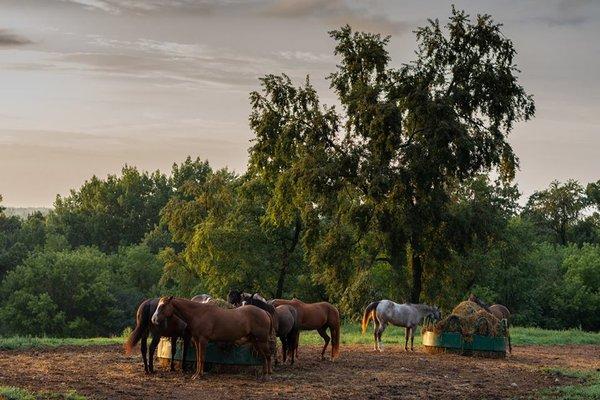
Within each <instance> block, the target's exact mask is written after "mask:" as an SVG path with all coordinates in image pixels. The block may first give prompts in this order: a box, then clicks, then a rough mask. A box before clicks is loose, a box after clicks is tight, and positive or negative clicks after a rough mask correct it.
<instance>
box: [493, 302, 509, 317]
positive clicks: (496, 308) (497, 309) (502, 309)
mask: <svg viewBox="0 0 600 400" xmlns="http://www.w3.org/2000/svg"><path fill="white" fill-rule="evenodd" d="M489 311H490V313H492V315H494V316H495V317H496V318H498V319H507V320H508V319H510V311H509V310H508V308H506V306H503V305H502V304H493V305H491V306H490V307H489Z"/></svg>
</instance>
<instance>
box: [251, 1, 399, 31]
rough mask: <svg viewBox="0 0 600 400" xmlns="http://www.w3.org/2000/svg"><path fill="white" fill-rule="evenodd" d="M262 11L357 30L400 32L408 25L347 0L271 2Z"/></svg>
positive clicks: (280, 16) (267, 13) (267, 14)
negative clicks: (370, 11)
mask: <svg viewBox="0 0 600 400" xmlns="http://www.w3.org/2000/svg"><path fill="white" fill-rule="evenodd" d="M262 14H263V15H265V16H270V17H278V18H307V17H309V18H321V19H325V21H326V22H327V23H328V24H329V25H331V26H336V27H337V26H341V25H345V24H349V25H350V26H352V27H353V28H354V29H356V30H364V31H371V32H377V33H384V34H399V33H404V32H407V31H408V30H409V28H410V27H409V25H408V24H407V23H405V22H403V21H396V20H392V19H390V18H388V17H387V16H383V15H373V14H371V13H369V11H368V9H366V8H353V7H351V6H350V5H349V3H348V2H347V1H344V0H280V1H275V2H270V3H269V4H267V5H266V6H265V7H264V8H263V10H262Z"/></svg>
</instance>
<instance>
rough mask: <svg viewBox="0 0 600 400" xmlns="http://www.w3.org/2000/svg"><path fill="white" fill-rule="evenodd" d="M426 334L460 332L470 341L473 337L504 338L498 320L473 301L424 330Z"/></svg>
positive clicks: (459, 305)
mask: <svg viewBox="0 0 600 400" xmlns="http://www.w3.org/2000/svg"><path fill="white" fill-rule="evenodd" d="M423 331H424V332H428V331H429V332H434V333H436V334H440V333H442V332H458V333H460V334H461V335H462V336H463V338H464V339H465V340H470V339H471V338H472V336H473V335H475V334H477V335H481V336H504V335H505V334H506V333H505V330H504V329H502V326H501V323H500V321H499V320H498V318H496V317H494V316H493V315H492V314H490V313H489V312H487V311H486V310H484V309H483V308H481V307H480V306H479V305H478V304H476V303H474V302H472V301H463V302H462V303H460V304H458V305H457V306H456V307H454V309H453V310H452V314H450V315H449V316H447V317H446V318H444V319H442V320H440V321H438V322H437V323H436V324H429V325H427V326H425V327H424V328H423Z"/></svg>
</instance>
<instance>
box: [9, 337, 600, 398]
mask: <svg viewBox="0 0 600 400" xmlns="http://www.w3.org/2000/svg"><path fill="white" fill-rule="evenodd" d="M341 350H342V353H341V357H340V358H339V359H338V360H336V361H335V362H331V361H321V360H320V357H319V353H320V351H319V349H318V348H317V347H316V346H303V347H301V349H300V359H299V360H298V361H297V363H296V365H294V366H289V365H285V366H281V365H280V366H279V367H278V368H276V370H275V371H274V374H273V377H272V379H271V380H270V381H268V382H261V381H259V380H257V379H256V377H255V376H254V372H253V371H252V370H251V369H250V370H246V371H243V372H241V373H236V374H217V373H209V374H207V375H205V377H204V378H203V379H202V380H198V381H192V380H191V379H190V375H189V374H187V375H182V374H181V373H180V372H179V371H177V372H169V371H168V370H167V369H164V368H161V367H158V371H157V373H155V374H154V375H151V376H148V375H145V374H144V370H143V366H142V363H141V357H140V355H139V351H136V353H135V356H131V357H127V356H125V355H124V354H123V351H122V348H121V347H119V346H96V347H62V348H57V349H48V350H27V351H0V385H12V386H19V387H22V388H27V389H32V390H48V391H57V392H66V391H68V390H72V389H74V390H76V391H77V392H79V393H80V394H84V395H86V396H89V397H91V398H94V399H197V398H202V399H224V398H226V399H229V398H231V399H233V398H235V399H240V398H256V399H275V398H297V399H300V398H302V399H307V398H315V399H340V398H343V399H353V398H371V399H380V398H400V397H402V398H403V399H425V398H444V399H467V398H468V399H474V398H475V399H478V398H486V399H503V398H515V397H532V395H533V396H534V395H535V392H536V391H538V390H539V389H542V388H547V387H551V386H557V385H566V384H571V383H573V382H574V380H573V379H571V378H566V377H563V376H561V375H553V374H551V373H548V372H544V367H563V368H577V369H598V368H600V346H561V347H545V346H544V347H537V346H528V347H517V348H516V349H514V352H513V355H512V356H511V357H509V358H506V359H482V358H471V357H465V356H458V355H450V354H437V355H429V354H426V353H424V352H422V350H416V351H415V352H414V353H410V352H409V353H405V352H404V351H402V350H401V348H400V346H388V347H387V348H386V349H385V352H383V353H375V352H374V351H373V350H372V349H371V347H370V346H366V345H346V346H342V349H341Z"/></svg>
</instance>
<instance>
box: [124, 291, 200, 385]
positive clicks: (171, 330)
mask: <svg viewBox="0 0 600 400" xmlns="http://www.w3.org/2000/svg"><path fill="white" fill-rule="evenodd" d="M158 303H159V299H149V300H145V301H144V302H142V304H140V306H139V307H138V309H137V313H136V325H135V329H134V330H133V332H131V334H130V335H129V338H128V339H127V341H126V342H125V354H127V355H129V354H131V350H132V349H133V347H134V346H135V345H136V344H137V343H138V342H139V341H140V340H141V344H140V351H141V353H142V360H143V361H144V371H145V372H146V373H147V374H151V373H154V351H155V350H156V347H157V346H158V341H159V340H160V338H161V336H166V337H170V338H171V368H170V369H171V371H174V370H175V362H174V359H175V352H176V350H177V339H178V338H180V337H181V338H183V355H182V360H181V369H182V370H183V368H184V365H185V355H186V353H187V349H188V346H189V345H190V335H189V333H188V331H187V324H186V323H185V322H184V321H183V320H182V319H180V318H178V317H177V316H173V317H172V318H168V319H166V320H163V321H161V323H160V324H154V323H152V321H151V317H152V315H153V314H154V312H155V311H156V308H157V307H158ZM150 333H152V341H151V342H150V354H148V356H149V357H148V358H146V356H147V355H146V353H147V346H148V344H147V340H148V335H149V334H150Z"/></svg>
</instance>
